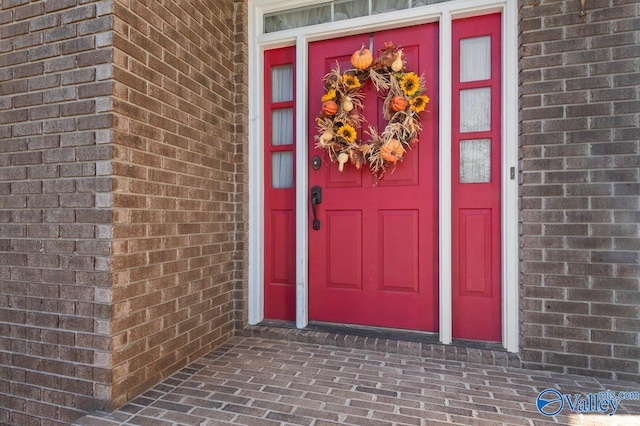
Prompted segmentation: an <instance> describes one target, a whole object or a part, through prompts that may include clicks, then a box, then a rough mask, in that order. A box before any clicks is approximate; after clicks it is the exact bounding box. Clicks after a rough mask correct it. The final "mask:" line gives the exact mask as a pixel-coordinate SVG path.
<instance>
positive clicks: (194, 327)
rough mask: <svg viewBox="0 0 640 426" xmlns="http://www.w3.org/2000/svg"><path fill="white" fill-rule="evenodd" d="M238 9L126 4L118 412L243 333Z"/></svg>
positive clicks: (118, 94)
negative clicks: (237, 330)
mask: <svg viewBox="0 0 640 426" xmlns="http://www.w3.org/2000/svg"><path fill="white" fill-rule="evenodd" d="M235 9H236V6H235V4H234V2H233V1H231V0H227V1H211V0H175V1H165V2H156V1H153V2H133V1H132V2H129V1H115V2H114V6H113V12H114V15H115V21H114V32H113V40H112V41H113V46H114V57H113V79H114V81H115V85H114V97H113V100H112V105H111V107H112V110H113V112H114V114H115V120H114V126H113V129H114V131H113V162H112V164H111V167H112V173H113V176H114V186H113V193H112V194H111V203H112V206H113V235H112V237H113V256H112V264H111V267H112V271H113V276H112V278H113V286H112V289H111V301H112V303H113V317H112V319H113V321H112V324H111V333H112V336H113V338H112V341H111V349H112V351H113V352H112V355H111V362H112V366H113V381H114V383H113V389H112V396H111V398H112V401H113V404H114V405H119V404H121V403H123V402H125V401H126V400H127V399H130V398H132V397H134V396H136V395H137V394H139V393H140V392H142V391H144V390H146V389H148V388H149V387H150V386H151V385H154V384H155V383H157V382H158V381H159V380H161V379H163V378H165V377H166V376H168V375H170V374H172V373H173V372H175V371H176V370H177V369H179V368H182V367H184V366H185V365H186V364H188V363H190V362H193V361H194V360H196V359H198V358H199V357H201V356H202V355H205V354H207V353H208V352H210V351H211V350H213V349H214V348H215V347H216V346H218V345H220V344H221V343H223V342H225V341H226V340H227V339H228V338H229V337H230V336H231V335H232V334H233V333H234V291H235V290H236V286H237V279H238V269H240V270H242V269H243V268H244V267H243V265H242V264H241V263H240V264H238V262H242V256H240V257H238V254H237V252H238V249H239V248H240V249H242V247H239V244H240V243H241V241H242V240H243V239H244V237H242V236H238V234H239V233H242V232H243V230H244V228H243V225H242V220H241V217H242V210H238V206H239V205H241V202H242V200H243V198H242V194H240V195H237V194H236V191H237V186H238V183H237V179H236V172H237V169H238V167H239V165H238V163H239V162H240V163H242V159H241V157H242V150H241V149H240V148H239V147H238V143H237V142H238V139H237V138H238V137H240V138H241V137H242V135H240V136H237V135H236V133H237V132H238V131H240V132H242V131H243V128H242V126H241V124H236V118H237V115H238V114H239V113H240V112H242V111H244V109H242V110H241V111H237V110H236V104H237V101H238V100H239V98H238V96H240V95H239V94H238V93H237V92H240V93H242V90H240V91H238V86H240V87H242V86H243V85H244V84H245V83H244V82H246V78H243V77H242V75H238V74H237V71H238V67H237V66H236V62H237V61H238V58H236V51H237V49H236V45H240V49H241V50H240V52H239V53H238V54H239V55H240V56H242V51H243V49H242V45H243V44H244V43H246V42H245V40H244V38H243V37H239V39H238V40H236V38H235V30H236V29H235V25H236V24H235V16H236V10H235ZM240 11H241V12H242V10H240ZM245 71H246V69H245ZM244 92H246V90H244ZM240 99H242V98H240ZM242 141H243V140H242V139H240V142H242ZM238 153H239V155H238ZM239 158H240V160H239ZM238 216H240V218H239V217H238ZM240 278H241V276H240Z"/></svg>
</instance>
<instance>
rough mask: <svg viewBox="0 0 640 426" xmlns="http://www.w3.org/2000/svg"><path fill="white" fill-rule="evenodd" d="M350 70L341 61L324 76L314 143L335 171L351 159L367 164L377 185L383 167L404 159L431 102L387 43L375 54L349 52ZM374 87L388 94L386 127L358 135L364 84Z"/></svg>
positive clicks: (419, 78) (420, 80)
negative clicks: (344, 67) (341, 66)
mask: <svg viewBox="0 0 640 426" xmlns="http://www.w3.org/2000/svg"><path fill="white" fill-rule="evenodd" d="M351 65H352V66H353V68H351V69H348V70H346V71H345V72H342V71H340V67H339V65H337V64H336V67H335V68H334V69H333V70H332V71H331V72H330V73H328V74H327V75H325V76H324V83H325V93H324V95H323V96H322V99H321V101H322V110H321V112H320V113H319V115H318V117H317V118H316V122H317V125H318V134H317V135H316V137H315V139H316V141H317V143H316V147H317V148H322V149H325V150H326V151H327V152H328V154H329V158H330V159H331V161H332V162H338V169H339V170H340V171H342V170H343V168H344V164H345V163H347V162H350V163H351V164H353V165H354V166H355V167H356V168H358V169H359V168H361V167H362V166H363V165H364V164H368V165H369V168H370V170H371V173H372V174H373V175H374V176H375V184H377V183H378V181H379V180H380V179H382V177H383V176H384V174H385V172H386V171H387V169H389V168H390V167H394V168H395V167H396V166H397V163H398V162H400V161H402V158H403V156H404V154H405V153H406V151H407V149H410V148H411V146H412V145H415V144H416V143H418V134H419V132H420V130H421V129H422V127H421V126H420V113H421V112H423V111H424V110H425V108H426V106H427V104H428V103H429V97H428V96H427V95H426V94H425V83H424V78H423V77H422V76H418V75H417V74H416V73H414V72H411V71H405V69H404V68H405V62H404V59H403V53H402V49H401V48H398V47H396V46H395V45H394V44H393V43H385V45H384V49H382V50H381V51H380V55H379V56H378V57H377V58H375V59H374V58H373V55H372V54H371V51H370V50H369V49H367V48H365V47H364V46H362V48H360V49H359V50H357V51H355V52H354V53H353V55H352V56H351ZM367 81H371V83H372V84H373V85H374V87H375V88H376V91H378V92H382V93H386V95H385V100H384V107H383V117H384V119H385V120H386V121H387V126H386V127H385V128H384V130H383V131H382V132H378V130H377V129H376V128H375V127H373V126H369V128H368V131H367V132H366V133H367V134H368V135H369V139H368V140H362V139H361V138H359V137H358V130H359V129H360V128H361V126H362V123H363V122H364V121H365V118H364V116H363V115H362V112H361V111H362V110H363V100H364V93H363V92H362V87H363V85H364V84H365V83H366V82H367Z"/></svg>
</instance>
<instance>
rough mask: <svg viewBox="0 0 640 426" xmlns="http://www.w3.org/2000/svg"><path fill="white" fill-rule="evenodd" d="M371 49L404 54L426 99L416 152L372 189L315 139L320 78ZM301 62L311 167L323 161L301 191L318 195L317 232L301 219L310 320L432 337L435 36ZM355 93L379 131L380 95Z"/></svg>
mask: <svg viewBox="0 0 640 426" xmlns="http://www.w3.org/2000/svg"><path fill="white" fill-rule="evenodd" d="M371 39H372V40H373V47H374V49H373V50H372V51H373V52H374V54H375V52H378V51H379V50H380V49H382V48H383V45H384V43H385V42H393V43H394V44H395V45H396V46H400V47H402V48H403V50H404V53H405V57H406V60H407V67H406V68H407V70H410V71H414V72H416V73H418V74H422V75H424V78H425V82H426V92H427V93H426V94H427V95H428V96H429V97H430V98H431V102H430V103H429V105H428V108H427V111H425V112H424V113H423V115H422V120H421V122H422V126H423V130H422V132H421V134H420V137H419V139H420V142H419V143H418V144H417V145H415V147H414V148H413V149H412V150H410V151H408V152H407V154H406V155H405V159H404V161H403V162H402V163H399V165H398V166H397V169H396V170H395V171H394V172H393V173H391V172H390V171H389V172H387V173H386V174H385V176H384V178H383V179H382V180H381V181H380V182H379V184H378V185H377V186H374V182H375V179H374V177H373V176H372V175H371V173H370V172H369V169H368V167H367V166H365V167H363V168H362V169H360V170H357V169H356V168H355V167H354V166H353V165H351V164H347V165H345V168H344V171H343V172H339V171H338V166H337V164H336V163H331V162H330V161H329V158H328V156H327V155H326V153H325V152H324V151H323V150H321V149H317V148H315V139H314V136H315V135H316V132H317V130H316V127H315V117H316V115H317V114H318V111H319V109H320V105H321V102H320V99H321V97H322V95H323V93H324V87H323V76H324V75H325V74H326V73H328V72H330V71H331V69H333V68H334V67H335V64H336V61H337V62H338V63H339V64H340V68H341V69H342V70H346V69H347V68H349V67H350V64H349V58H350V56H351V54H352V53H353V52H354V51H355V50H357V49H359V48H360V47H361V46H362V45H363V44H364V45H365V46H369V44H370V40H371ZM309 58H310V59H309V123H310V124H309V164H311V163H312V160H313V158H314V157H316V156H318V157H319V158H320V159H321V166H320V168H319V169H318V170H315V169H314V168H312V167H310V168H309V188H311V187H312V186H315V185H317V186H320V187H321V188H322V191H323V194H322V203H321V204H320V205H318V208H317V214H318V216H317V217H318V219H319V220H320V229H318V230H314V229H312V227H311V223H312V218H311V217H310V219H309V320H310V321H324V322H336V323H346V324H360V325H369V326H380V327H390V328H402V329H413V330H423V331H437V330H438V250H437V249H438V216H437V213H438V203H437V201H438V128H437V123H438V116H437V114H438V111H437V105H438V61H437V59H438V26H437V24H436V23H432V24H425V25H421V26H417V27H410V28H403V29H396V30H393V31H386V32H377V33H374V34H363V35H357V36H352V37H347V38H341V39H337V40H326V41H319V42H315V43H312V44H311V45H310V46H309ZM363 91H364V92H365V95H366V98H365V104H364V115H365V117H366V118H367V120H368V121H369V123H370V124H373V125H375V126H376V127H377V129H378V130H379V131H382V129H384V127H385V124H386V123H385V122H384V120H383V118H382V107H383V99H384V94H381V93H377V92H376V91H375V89H374V88H373V87H372V84H371V83H370V82H369V83H367V84H366V86H365V88H364V89H363ZM363 128H367V124H366V123H365V125H364V126H363ZM310 210H311V209H310ZM310 214H311V212H310Z"/></svg>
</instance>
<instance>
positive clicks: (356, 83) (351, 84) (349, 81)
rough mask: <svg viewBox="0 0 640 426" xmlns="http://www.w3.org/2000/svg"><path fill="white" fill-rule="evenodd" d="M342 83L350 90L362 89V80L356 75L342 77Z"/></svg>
mask: <svg viewBox="0 0 640 426" xmlns="http://www.w3.org/2000/svg"><path fill="white" fill-rule="evenodd" d="M342 81H343V83H344V86H345V87H346V88H347V89H348V90H353V89H357V88H359V87H360V80H358V77H356V76H355V75H350V74H345V75H343V76H342Z"/></svg>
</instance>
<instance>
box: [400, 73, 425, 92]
mask: <svg viewBox="0 0 640 426" xmlns="http://www.w3.org/2000/svg"><path fill="white" fill-rule="evenodd" d="M400 89H402V92H403V93H404V94H405V95H406V96H413V95H415V94H416V92H417V91H418V89H420V77H418V76H417V75H416V73H413V72H409V73H406V74H405V75H404V77H402V80H400Z"/></svg>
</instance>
